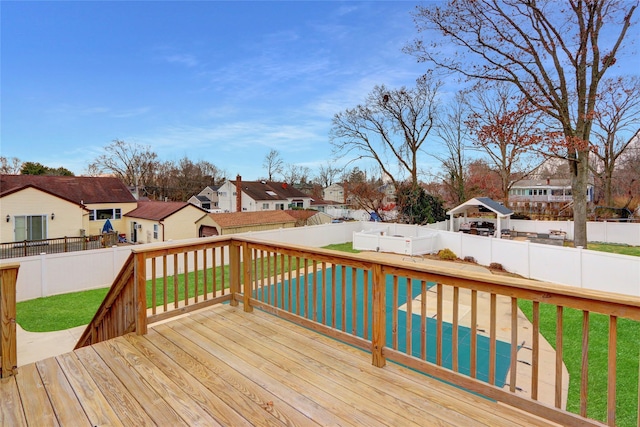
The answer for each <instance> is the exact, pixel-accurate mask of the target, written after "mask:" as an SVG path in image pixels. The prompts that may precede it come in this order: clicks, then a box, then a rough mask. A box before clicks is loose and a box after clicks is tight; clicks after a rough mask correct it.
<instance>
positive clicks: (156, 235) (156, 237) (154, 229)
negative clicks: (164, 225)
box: [153, 224, 158, 240]
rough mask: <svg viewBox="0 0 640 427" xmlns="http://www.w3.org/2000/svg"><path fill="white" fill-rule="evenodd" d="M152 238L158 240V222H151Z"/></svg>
mask: <svg viewBox="0 0 640 427" xmlns="http://www.w3.org/2000/svg"><path fill="white" fill-rule="evenodd" d="M153 238H154V239H156V240H158V224H153Z"/></svg>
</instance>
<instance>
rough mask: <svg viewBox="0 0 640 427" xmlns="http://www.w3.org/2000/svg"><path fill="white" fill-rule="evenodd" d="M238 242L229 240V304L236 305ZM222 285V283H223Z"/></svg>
mask: <svg viewBox="0 0 640 427" xmlns="http://www.w3.org/2000/svg"><path fill="white" fill-rule="evenodd" d="M240 274H241V272H240V243H236V242H234V241H233V240H230V241H229V286H230V287H231V289H229V291H230V293H231V301H230V304H231V306H233V307H236V306H237V305H238V291H239V290H240ZM223 286H224V284H223Z"/></svg>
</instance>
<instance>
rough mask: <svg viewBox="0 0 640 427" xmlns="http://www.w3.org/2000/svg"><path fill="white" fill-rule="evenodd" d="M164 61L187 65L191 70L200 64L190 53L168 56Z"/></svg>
mask: <svg viewBox="0 0 640 427" xmlns="http://www.w3.org/2000/svg"><path fill="white" fill-rule="evenodd" d="M164 60H165V61H167V62H170V63H175V64H181V65H185V66H187V67H190V68H191V67H195V66H197V65H198V64H199V61H198V60H197V59H196V57H195V56H194V55H191V54H188V53H182V54H173V55H167V56H165V57H164Z"/></svg>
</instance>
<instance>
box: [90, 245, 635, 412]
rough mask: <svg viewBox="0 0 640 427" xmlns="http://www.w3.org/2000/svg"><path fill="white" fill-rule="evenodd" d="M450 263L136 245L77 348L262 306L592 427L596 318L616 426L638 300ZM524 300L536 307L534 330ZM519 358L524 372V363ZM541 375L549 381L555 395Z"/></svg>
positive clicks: (301, 250) (376, 355)
mask: <svg viewBox="0 0 640 427" xmlns="http://www.w3.org/2000/svg"><path fill="white" fill-rule="evenodd" d="M452 266H454V268H447V267H438V266H432V265H425V264H421V263H416V262H404V261H397V260H395V259H393V258H391V257H387V258H383V257H379V256H374V255H369V254H349V253H343V252H336V251H331V250H326V249H319V248H309V247H304V246H299V245H291V244H284V243H275V242H269V241H262V240H258V239H254V238H246V237H242V236H237V235H235V236H219V237H214V238H206V239H199V240H197V241H191V242H182V243H180V244H172V245H163V246H157V247H149V248H135V249H134V250H133V254H132V256H131V257H130V258H129V259H128V260H127V262H126V263H125V266H124V267H123V269H122V270H121V272H120V274H119V276H118V278H117V279H116V281H115V282H114V285H113V287H112V289H111V290H110V292H109V294H108V295H107V297H106V298H105V302H104V303H103V305H102V306H101V307H100V309H99V310H98V313H97V314H96V317H95V318H94V321H92V323H91V324H90V326H89V328H88V329H87V330H86V331H85V333H84V334H83V338H82V339H81V340H80V341H79V342H78V347H81V346H83V345H89V344H93V343H95V342H99V341H101V340H104V339H109V338H113V337H115V336H118V335H122V334H124V333H127V332H136V333H138V334H144V333H145V332H146V328H147V324H149V323H152V322H155V321H159V320H163V319H168V318H170V317H172V316H176V315H179V314H183V313H187V312H189V311H192V310H196V309H199V308H202V307H206V306H208V305H212V304H218V303H221V302H225V301H228V302H230V303H231V304H233V305H237V304H238V303H239V302H240V301H242V302H243V308H244V310H245V311H247V312H250V311H252V310H253V308H254V307H255V308H260V309H262V310H265V311H268V312H270V313H273V314H275V315H278V316H280V317H283V318H285V319H288V320H291V321H293V322H296V323H298V324H301V325H303V326H305V327H308V328H310V329H313V330H315V331H318V332H321V333H323V334H326V335H328V336H331V337H334V338H336V339H339V340H341V341H344V342H346V343H349V344H352V345H354V346H357V347H360V348H362V349H364V350H367V351H369V352H371V355H372V356H371V357H372V363H373V364H374V365H375V366H384V364H385V363H386V362H387V361H394V362H398V363H401V364H404V365H406V366H409V367H411V368H413V369H417V370H419V371H421V372H424V373H427V374H429V375H433V376H435V377H437V378H440V379H443V380H445V381H448V382H451V383H453V384H455V385H457V386H460V387H464V388H466V389H468V390H470V391H473V392H477V393H480V394H483V395H485V396H487V397H488V398H491V399H495V400H498V401H501V402H504V403H507V404H510V405H512V406H515V407H518V408H521V409H523V410H525V411H528V412H531V413H535V414H537V415H540V416H542V417H544V418H547V419H550V420H554V421H556V422H558V423H560V424H563V425H584V424H592V425H597V424H598V421H597V420H593V419H589V418H587V407H588V405H589V403H590V400H589V398H588V392H589V387H593V386H592V385H590V384H589V382H588V375H587V374H586V372H587V370H588V368H589V366H590V363H591V360H590V351H596V350H599V348H594V347H593V345H591V346H590V345H589V330H590V329H589V318H590V316H591V313H600V314H602V315H604V316H607V319H608V320H607V323H608V331H609V340H608V341H609V344H608V346H607V347H606V348H605V349H604V351H605V354H607V357H608V360H609V365H610V368H609V372H608V374H607V380H606V385H605V386H604V387H605V388H607V392H606V393H607V402H608V408H607V411H608V415H607V419H606V422H607V423H608V424H610V425H615V422H616V416H617V410H616V408H615V404H616V368H617V359H616V348H617V345H618V341H617V330H618V324H619V323H620V321H621V320H620V319H630V320H633V321H636V322H637V321H640V298H637V297H628V296H623V295H619V294H613V293H606V292H600V291H594V290H586V289H579V288H574V287H570V286H562V285H554V284H549V283H542V282H536V281H533V280H528V279H521V278H515V277H508V276H499V275H493V274H488V273H476V272H468V271H461V270H458V269H455V264H452ZM521 301H526V302H529V303H530V304H531V305H532V313H533V314H532V319H531V321H530V323H529V320H526V318H525V317H524V316H523V314H522V313H521V311H520V308H519V302H521ZM547 305H549V306H551V307H554V310H555V311H554V312H553V317H552V320H553V322H554V323H555V325H556V328H557V329H556V330H557V331H562V332H561V333H557V334H556V341H555V342H554V343H550V344H553V345H555V350H554V347H553V346H552V345H548V344H547V343H546V341H545V340H544V338H542V337H541V335H540V331H541V329H542V326H541V318H542V317H543V316H546V314H544V310H542V308H543V306H544V307H546V306H547ZM571 310H579V311H580V312H581V313H582V318H583V330H582V332H581V338H580V340H581V345H582V348H583V353H582V356H581V357H582V359H581V363H582V371H581V372H584V373H585V374H584V375H580V374H578V375H577V377H575V376H574V377H571V378H570V379H569V380H570V381H571V382H576V384H579V388H580V393H581V402H580V409H579V411H576V412H579V415H577V414H574V413H571V412H568V411H567V410H566V409H565V404H566V399H567V397H566V393H567V389H568V384H567V382H568V380H567V377H566V372H567V371H566V368H565V366H564V363H563V355H564V352H563V349H564V342H563V339H565V334H566V332H564V330H563V321H564V318H565V317H566V316H567V314H568V312H569V311H571ZM525 325H526V327H524V326H525ZM545 348H546V349H547V350H548V351H544V350H545ZM524 353H526V354H527V355H529V356H530V360H529V361H527V363H528V364H529V365H526V364H521V363H520V362H519V360H520V359H522V357H523V354H524ZM507 355H508V356H507ZM505 366H506V367H505ZM525 371H526V372H525ZM543 372H551V373H552V375H551V377H552V378H551V379H550V381H551V383H552V384H551V387H550V388H548V389H543V387H545V384H546V381H544V382H543V381H541V376H542V373H543ZM522 374H524V375H522ZM525 377H529V379H527V380H525V379H524V378H525ZM598 387H600V386H598ZM632 387H633V388H636V390H637V389H638V388H640V385H639V384H637V382H636V384H635V385H632ZM523 390H524V391H523ZM599 391H600V390H599ZM523 392H526V395H525V394H523ZM636 417H637V413H636ZM603 421H604V420H603Z"/></svg>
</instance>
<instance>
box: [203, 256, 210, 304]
mask: <svg viewBox="0 0 640 427" xmlns="http://www.w3.org/2000/svg"><path fill="white" fill-rule="evenodd" d="M207 252H209V251H208V250H207V249H206V248H205V249H203V250H202V287H203V289H202V297H203V299H204V300H205V301H206V300H208V299H209V287H208V286H207V285H208V283H207V282H208V277H209V273H208V272H209V269H208V268H207V267H208V264H209V262H208V261H207Z"/></svg>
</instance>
